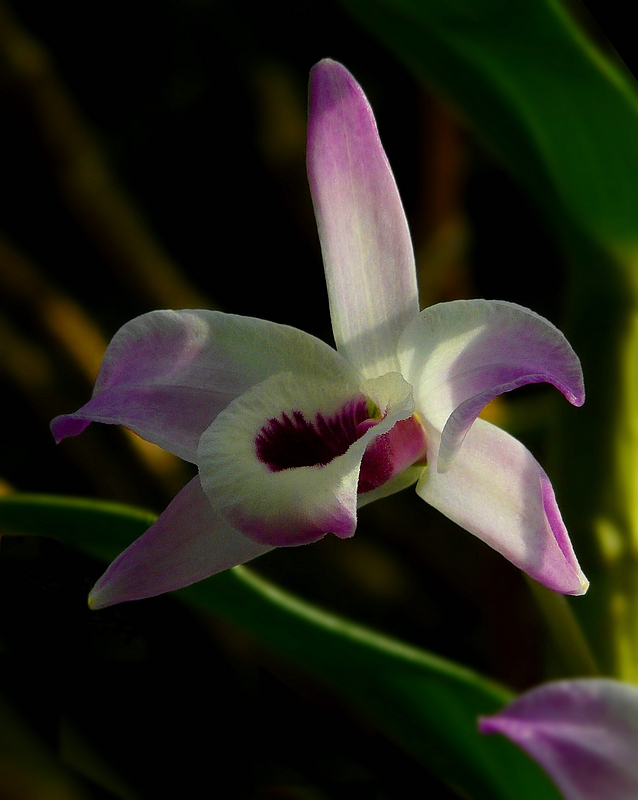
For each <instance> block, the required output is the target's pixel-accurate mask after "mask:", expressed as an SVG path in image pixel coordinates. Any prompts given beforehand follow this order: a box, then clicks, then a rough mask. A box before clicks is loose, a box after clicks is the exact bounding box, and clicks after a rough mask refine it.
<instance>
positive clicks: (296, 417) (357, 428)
mask: <svg viewBox="0 0 638 800" xmlns="http://www.w3.org/2000/svg"><path fill="white" fill-rule="evenodd" d="M368 421H369V423H370V424H369V425H365V424H364V423H366V422H368ZM377 422H378V420H372V419H370V412H369V409H368V404H367V401H366V399H365V397H363V396H361V397H358V398H355V399H353V400H351V401H350V402H348V403H346V405H344V406H343V408H341V409H340V410H339V411H337V413H336V414H333V415H332V416H330V417H326V416H324V415H323V414H317V415H316V417H315V418H314V420H307V419H306V418H305V417H304V415H303V414H302V413H301V411H291V412H289V413H283V414H282V415H281V416H280V417H273V418H272V419H269V420H268V422H267V423H266V424H265V425H264V427H263V428H262V429H261V431H260V432H259V433H258V434H257V437H256V439H255V449H256V451H257V458H259V460H260V461H261V462H262V463H263V464H266V465H267V466H268V467H269V468H270V469H271V470H272V471H273V472H279V471H281V470H283V469H293V468H295V467H314V466H324V465H325V464H329V463H330V462H331V461H332V460H333V458H337V456H341V455H343V454H344V453H345V452H346V450H347V449H348V448H349V447H350V445H351V444H353V442H356V441H357V439H360V438H361V436H363V434H364V433H365V432H366V430H368V428H369V427H371V426H372V425H374V424H376V423H377Z"/></svg>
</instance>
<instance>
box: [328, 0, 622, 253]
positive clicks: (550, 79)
mask: <svg viewBox="0 0 638 800" xmlns="http://www.w3.org/2000/svg"><path fill="white" fill-rule="evenodd" d="M343 3H344V5H345V6H346V7H347V8H348V9H349V10H350V11H351V13H353V14H354V16H355V17H356V18H357V19H358V20H359V22H360V23H361V24H362V25H363V26H365V27H367V28H368V29H369V30H371V31H372V32H373V33H374V34H375V35H376V36H377V37H378V38H379V39H381V41H382V42H384V44H386V45H387V46H388V47H389V48H390V49H391V50H392V51H394V53H395V54H396V55H397V56H398V57H399V58H400V59H401V60H402V61H403V62H404V63H406V64H407V65H408V66H409V67H410V68H411V69H412V70H413V71H414V72H415V73H416V74H417V75H420V76H421V77H423V78H425V79H426V80H427V82H428V83H430V84H431V85H433V86H434V87H435V89H437V90H439V91H440V92H442V93H443V95H444V96H445V97H446V99H447V100H448V101H449V102H450V103H451V104H452V105H453V106H454V107H455V108H456V109H457V110H458V111H459V112H460V114H461V115H462V116H463V117H464V118H465V119H466V120H467V121H468V122H469V123H470V125H471V126H472V127H473V128H474V130H475V131H476V132H477V133H478V135H479V136H480V137H481V138H482V139H483V140H484V141H485V143H486V144H487V145H488V146H489V148H490V149H491V150H492V152H493V153H494V154H495V155H496V156H497V157H498V158H499V159H500V160H501V161H502V162H503V163H504V164H505V165H506V166H507V167H508V168H509V169H510V170H511V172H512V173H513V174H514V175H515V176H516V177H517V178H518V179H519V180H520V181H521V183H522V184H523V185H524V186H525V187H527V189H528V190H529V191H530V192H531V193H532V194H533V195H534V196H535V198H536V200H537V202H538V205H539V207H540V208H541V209H543V210H544V211H545V213H546V214H547V215H548V217H549V218H550V219H552V220H553V221H554V223H555V224H557V227H558V231H559V233H564V232H565V229H568V228H570V227H575V228H576V229H578V230H580V231H581V232H587V235H588V236H591V237H592V238H593V239H595V240H596V241H597V242H598V243H599V244H600V245H604V246H610V245H611V246H613V248H614V249H615V250H616V251H622V250H623V249H624V248H631V249H633V248H635V246H636V244H638V214H637V213H636V209H637V208H638V148H637V147H636V142H637V141H638V95H637V93H636V88H635V81H634V80H633V78H632V76H631V75H630V74H629V73H627V72H626V70H625V69H624V68H623V66H622V64H612V62H611V61H610V60H608V59H607V58H606V57H604V56H603V55H602V54H601V52H600V51H599V50H598V49H597V47H595V46H594V45H593V44H592V43H591V42H590V40H589V39H588V38H587V36H586V35H585V34H584V33H583V32H582V31H581V29H580V28H579V27H578V26H577V25H576V23H575V22H574V21H573V19H572V17H571V14H570V12H568V10H567V8H566V7H565V6H564V5H563V3H562V2H560V0H537V1H536V2H530V0H507V1H506V0H472V2H468V1H467V0H343Z"/></svg>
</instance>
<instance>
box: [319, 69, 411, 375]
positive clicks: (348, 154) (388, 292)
mask: <svg viewBox="0 0 638 800" xmlns="http://www.w3.org/2000/svg"><path fill="white" fill-rule="evenodd" d="M309 92H310V98H309V119H308V150H307V162H308V178H309V181H310V190H311V192H312V199H313V203H314V208H315V215H316V218H317V226H318V228H319V238H320V241H321V249H322V253H323V260H324V265H325V271H326V282H327V284H328V295H329V299H330V311H331V315H332V327H333V331H334V336H335V341H336V343H337V349H338V350H339V352H340V353H342V354H343V355H344V356H345V357H346V358H347V359H348V361H350V362H351V363H352V364H354V365H355V366H356V367H357V368H358V369H359V371H360V372H361V374H362V376H363V377H364V378H373V377H377V376H379V375H383V374H385V373H386V372H393V371H397V372H398V371H400V370H399V365H398V362H397V357H396V346H397V342H398V340H399V336H400V335H401V332H402V331H403V329H404V328H405V326H406V325H407V323H408V322H409V320H410V319H411V318H412V317H414V316H416V315H417V314H418V312H419V306H418V295H417V286H416V270H415V265H414V256H413V252H412V243H411V240H410V233H409V231H408V225H407V222H406V218H405V213H404V211H403V206H402V205H401V200H400V198H399V193H398V191H397V187H396V184H395V181H394V177H393V175H392V171H391V170H390V166H389V164H388V160H387V158H386V155H385V153H384V151H383V147H382V146H381V142H380V140H379V135H378V133H377V126H376V123H375V120H374V116H373V114H372V110H371V108H370V106H369V104H368V101H367V100H366V97H365V95H364V94H363V91H362V90H361V87H360V86H359V85H358V83H357V82H356V81H355V80H354V78H353V77H352V75H351V74H350V73H349V72H348V71H347V70H346V69H345V67H343V66H341V64H338V63H336V62H334V61H330V60H329V59H325V60H324V61H320V62H319V63H318V64H317V65H316V66H315V67H313V69H312V71H311V73H310V89H309Z"/></svg>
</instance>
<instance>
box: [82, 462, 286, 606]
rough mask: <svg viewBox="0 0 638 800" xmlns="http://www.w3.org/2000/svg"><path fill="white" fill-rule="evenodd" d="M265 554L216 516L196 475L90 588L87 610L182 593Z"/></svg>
mask: <svg viewBox="0 0 638 800" xmlns="http://www.w3.org/2000/svg"><path fill="white" fill-rule="evenodd" d="M269 550H272V547H270V546H269V545H264V544H259V543H257V542H254V541H252V540H251V539H248V538H246V537H245V536H244V535H243V534H241V533H239V532H238V531H236V530H234V529H233V528H231V527H230V525H228V523H227V522H226V521H225V520H223V519H222V518H221V517H220V516H219V515H218V514H216V513H215V511H214V510H213V508H212V506H211V504H210V503H209V501H208V499H207V498H206V496H205V495H204V492H203V491H202V488H201V484H200V482H199V477H198V476H196V477H194V478H193V479H192V480H191V481H190V482H189V483H187V484H186V486H185V487H184V488H183V489H182V490H181V491H180V492H179V493H178V494H177V495H176V497H175V498H174V499H173V501H172V502H171V503H170V505H169V506H168V508H167V509H166V510H165V511H164V512H163V513H162V514H161V515H160V516H159V517H158V519H157V521H156V522H155V523H154V524H153V525H151V527H150V528H149V529H148V530H147V531H146V532H145V533H144V534H142V536H140V538H139V539H137V540H136V541H135V542H133V544H131V545H130V546H129V547H127V548H126V550H124V551H123V552H122V553H120V555H119V556H118V557H117V558H116V559H115V560H114V561H113V562H112V563H111V564H110V566H109V567H108V569H107V570H106V572H105V573H104V574H103V575H102V577H101V578H100V579H99V580H98V581H97V583H96V584H95V586H94V587H93V589H92V591H91V593H90V595H89V606H90V607H91V608H92V609H93V610H97V609H100V608H106V607H107V606H111V605H114V604H115V603H122V602H124V601H127V600H141V599H143V598H145V597H154V596H155V595H158V594H162V593H164V592H170V591H173V590H175V589H181V588H182V587H183V586H189V585H190V584H191V583H195V582H196V581H201V580H203V579H204V578H208V577H210V576H211V575H215V574H216V573H218V572H222V571H223V570H226V569H229V568H230V567H235V566H237V564H244V563H246V562H247V561H250V560H251V559H253V558H256V557H257V556H260V555H262V554H263V553H266V552H268V551H269Z"/></svg>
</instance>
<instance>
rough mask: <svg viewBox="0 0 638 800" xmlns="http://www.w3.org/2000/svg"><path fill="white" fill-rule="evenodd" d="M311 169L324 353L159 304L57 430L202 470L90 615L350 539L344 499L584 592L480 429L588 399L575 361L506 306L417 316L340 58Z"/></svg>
mask: <svg viewBox="0 0 638 800" xmlns="http://www.w3.org/2000/svg"><path fill="white" fill-rule="evenodd" d="M307 155H308V175H309V180H310V188H311V192H312V199H313V202H314V207H315V214H316V217H317V224H318V228H319V236H320V240H321V246H322V252H323V258H324V264H325V272H326V281H327V285H328V295H329V300H330V311H331V316H332V325H333V331H334V336H335V340H336V345H337V348H336V350H334V349H333V348H331V347H329V346H328V345H327V344H325V343H324V342H322V341H319V340H318V339H316V338H314V337H313V336H310V335H309V334H306V333H303V332H302V331H299V330H297V329H295V328H290V327H287V326H285V325H278V324H275V323H273V322H265V321H263V320H260V319H253V318H248V317H240V316H233V315H231V314H223V313H220V312H216V311H201V310H197V311H195V310H185V311H155V312H152V313H149V314H144V315H143V316H141V317H138V318H137V319H134V320H132V321H131V322H129V323H127V324H126V325H124V327H123V328H121V330H120V331H119V332H118V333H117V334H116V335H115V337H114V338H113V340H112V342H111V344H110V345H109V347H108V350H107V352H106V355H105V357H104V361H103V363H102V366H101V369H100V373H99V375H98V378H97V380H96V383H95V389H94V392H93V396H92V398H91V400H89V402H88V403H87V404H86V405H85V406H83V407H82V408H80V409H79V410H78V411H76V412H75V413H74V414H66V415H63V416H60V417H57V418H56V419H55V420H54V421H53V423H52V430H53V433H54V435H55V437H56V439H57V440H58V441H60V440H61V439H63V438H65V437H66V436H74V435H76V434H78V433H81V432H82V431H83V430H84V429H85V428H86V427H87V426H88V425H89V423H90V422H106V423H111V424H120V425H125V426H127V427H128V428H130V429H132V430H133V431H135V432H136V433H138V434H139V435H140V436H142V437H143V438H145V439H148V440H149V441H151V442H154V443H155V444H158V445H160V446H161V447H163V448H165V449H166V450H169V451H170V452H172V453H174V454H176V455H178V456H180V457H181V458H184V459H186V460H187V461H190V462H192V463H194V464H196V465H197V467H198V470H199V474H198V476H197V477H195V478H194V479H193V480H191V482H190V483H189V484H187V486H186V487H185V488H184V489H183V490H182V491H181V492H180V493H179V494H178V495H177V496H176V498H175V499H174V500H173V502H172V503H171V504H170V505H169V506H168V508H167V509H166V511H164V513H163V514H162V515H161V516H160V517H159V519H158V520H157V522H156V523H155V524H154V525H153V526H152V527H151V528H149V530H148V531H147V532H146V533H145V534H144V535H143V536H141V537H140V538H139V539H138V540H137V541H136V542H134V543H133V544H132V545H131V546H130V547H129V548H128V549H127V550H125V551H124V552H123V553H122V554H121V555H120V556H119V557H118V558H117V559H116V560H115V561H114V562H113V563H112V564H111V566H110V567H109V568H108V570H107V571H106V573H105V574H104V575H103V576H102V578H100V580H99V581H98V582H97V584H96V586H95V587H94V589H93V591H92V593H91V598H90V601H91V603H92V606H93V607H94V608H101V607H103V606H106V605H110V604H112V603H116V602H120V601H123V600H132V599H136V598H142V597H148V596H151V595H155V594H160V593H161V592H166V591H169V590H171V589H177V588H179V587H181V586H185V585H187V584H190V583H193V582H194V581H198V580H201V579H202V578H205V577H207V576H209V575H212V574H214V573H216V572H219V571H221V570H224V569H227V568H228V567H232V566H234V565H236V564H240V563H243V562H245V561H248V560H249V559H252V558H254V557H255V556H258V555H260V554H262V553H265V552H266V551H267V550H270V549H271V548H272V547H275V546H288V545H299V544H306V543H308V542H314V541H316V540H317V539H320V538H321V537H323V536H324V535H325V534H326V533H333V534H335V535H336V536H339V537H342V538H346V537H349V536H352V535H353V534H354V531H355V527H356V521H357V508H358V507H359V506H362V505H364V504H365V503H368V502H370V501H372V500H375V499H377V498H378V497H381V496H383V495H387V494H390V493H392V492H396V491H398V490H399V489H401V488H403V487H406V486H408V485H410V484H413V483H416V491H417V493H418V494H419V495H420V496H421V497H422V498H423V499H424V500H425V501H426V502H428V503H430V504H431V505H433V506H435V507H436V508H438V509H439V510H440V511H442V512H443V513H444V514H446V515H447V516H448V517H450V518H451V519H453V520H454V521H456V522H457V523H458V524H459V525H461V526H462V527H464V528H466V529H467V530H468V531H470V532H471V533H473V534H475V535H476V536H478V537H480V538H481V539H483V540H484V541H485V542H487V544H489V545H490V546H491V547H493V548H495V549H496V550H498V551H499V552H500V553H502V554H503V555H504V556H505V557H506V558H508V559H509V560H510V561H511V562H513V563H514V564H515V565H516V566H518V567H520V568H521V569H523V570H525V572H527V573H528V574H529V575H531V576H532V577H533V578H535V579H536V580H538V581H540V582H541V583H543V584H545V585H546V586H549V587H550V588H552V589H554V590H556V591H559V592H563V593H568V594H581V593H583V592H584V591H585V590H586V588H587V582H586V579H585V577H584V575H583V574H582V572H581V570H580V567H579V566H578V562H577V560H576V557H575V555H574V552H573V550H572V546H571V543H570V541H569V537H568V535H567V531H566V530H565V527H564V525H563V522H562V520H561V516H560V512H559V510H558V507H557V505H556V501H555V498H554V493H553V491H552V487H551V485H550V482H549V480H548V478H547V476H546V474H545V472H544V471H543V470H542V468H541V467H540V466H539V464H538V463H537V462H536V461H535V460H534V458H533V457H532V456H531V455H530V453H529V452H528V451H527V450H526V449H525V448H524V447H523V445H521V444H520V443H519V442H518V441H516V440H515V439H513V438H512V437H511V436H509V435H508V434H507V433H505V432H504V431H502V430H500V429H499V428H497V427H494V426H493V425H491V424H489V423H488V422H485V421H484V420H481V419H477V417H478V415H479V413H480V411H481V410H482V408H483V407H484V406H485V404H486V403H488V402H489V401H490V400H491V399H492V398H493V397H495V396H496V395H498V394H500V393H502V392H506V391H510V390H511V389H515V388H516V387H518V386H522V385H524V384H527V383H537V382H540V381H547V382H549V383H552V384H553V385H554V386H556V387H557V388H558V389H560V391H561V392H563V394H564V395H565V396H566V397H567V399H568V400H569V401H570V402H571V403H573V404H574V405H580V404H581V403H582V402H583V400H584V389H583V380H582V373H581V368H580V364H579V361H578V358H577V357H576V355H575V354H574V352H573V350H572V349H571V347H570V345H569V344H568V342H567V341H566V339H565V337H564V336H563V335H562V334H561V333H560V331H558V330H557V329H556V328H555V327H554V326H553V325H552V324H551V323H549V322H547V321H546V320H544V319H542V318H541V317H539V316H538V315H537V314H535V313H534V312H532V311H529V310H527V309H525V308H522V307H520V306H517V305H514V304H512V303H505V302H496V301H493V302H487V301H485V300H468V301H456V302H451V303H442V304H440V305H436V306H433V307H431V308H428V309H426V310H425V311H423V312H421V313H419V306H418V299H417V286H416V271H415V265H414V257H413V253H412V245H411V241H410V235H409V232H408V227H407V223H406V219H405V214H404V212H403V208H402V205H401V201H400V199H399V195H398V192H397V188H396V185H395V182H394V178H393V176H392V172H391V170H390V167H389V165H388V162H387V159H386V156H385V153H384V151H383V148H382V146H381V142H380V140H379V137H378V134H377V129H376V124H375V121H374V117H373V115H372V111H371V109H370V107H369V105H368V102H367V100H366V98H365V96H364V94H363V92H362V90H361V88H360V87H359V85H358V84H357V83H356V81H355V80H354V78H353V77H352V76H351V75H350V73H349V72H348V71H347V70H346V69H345V68H344V67H343V66H341V65H340V64H337V63H335V62H334V61H330V60H325V61H322V62H320V63H319V64H317V65H316V66H315V67H314V68H313V70H312V72H311V77H310V110H309V124H308V153H307Z"/></svg>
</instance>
